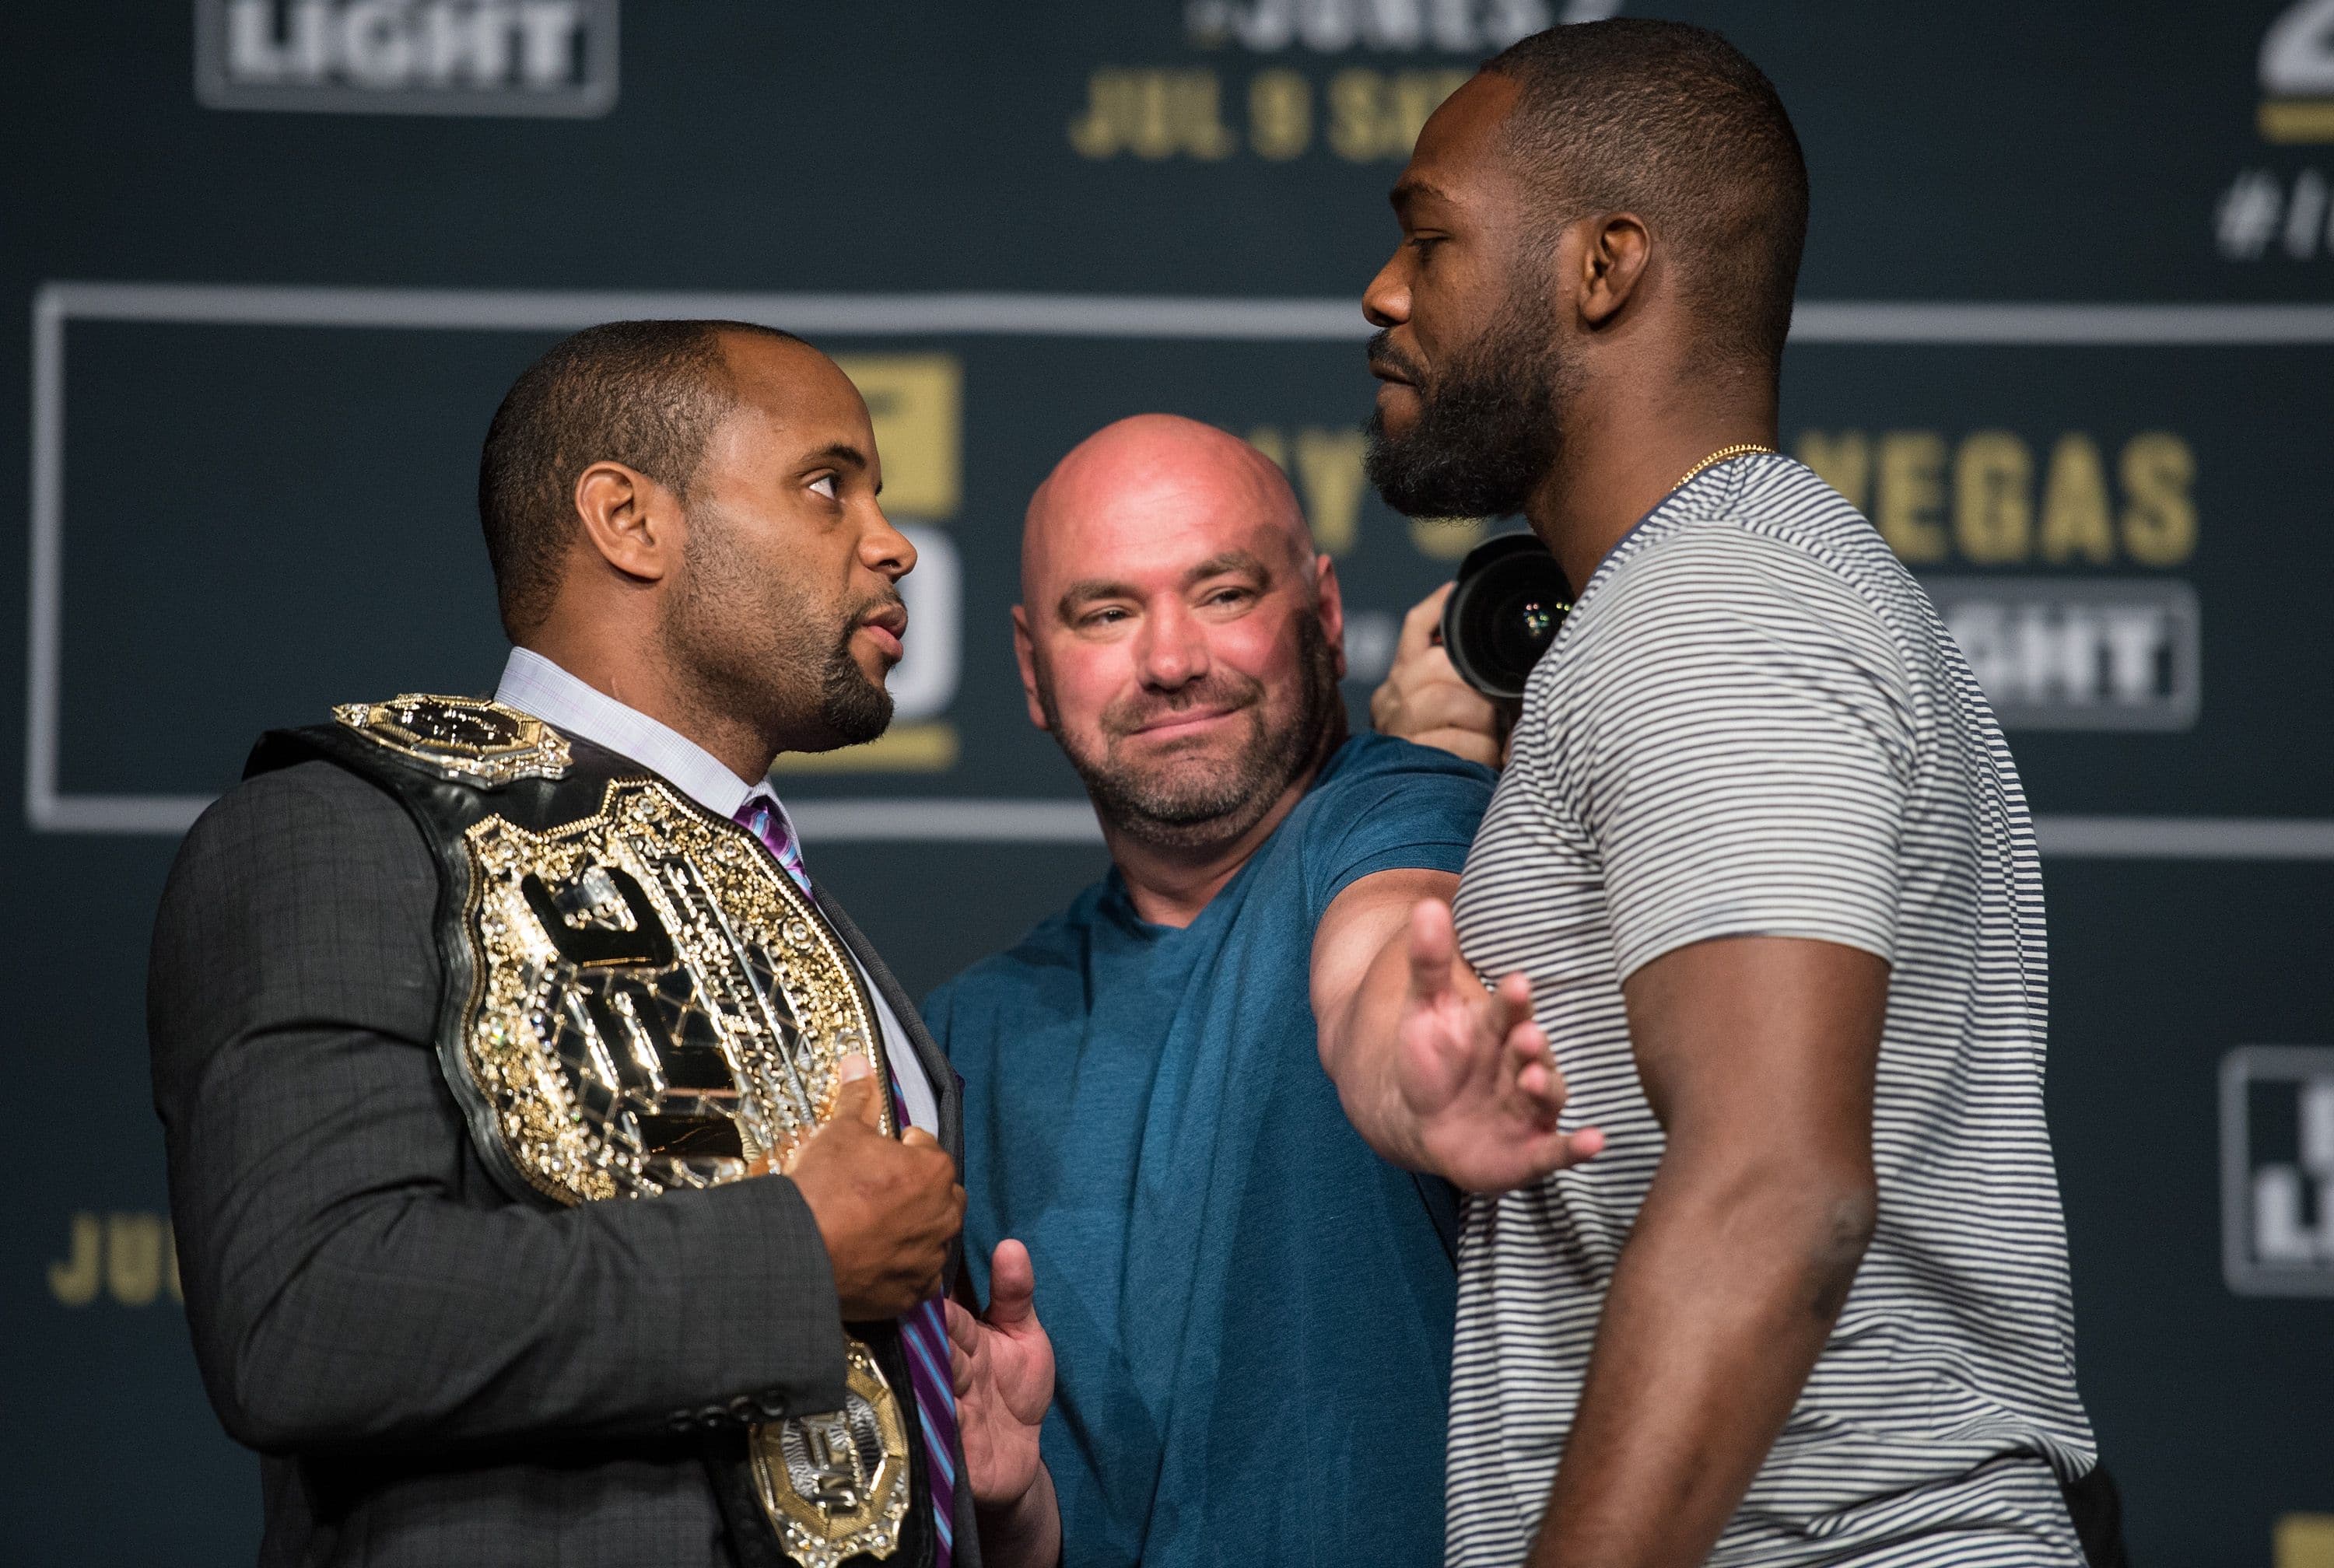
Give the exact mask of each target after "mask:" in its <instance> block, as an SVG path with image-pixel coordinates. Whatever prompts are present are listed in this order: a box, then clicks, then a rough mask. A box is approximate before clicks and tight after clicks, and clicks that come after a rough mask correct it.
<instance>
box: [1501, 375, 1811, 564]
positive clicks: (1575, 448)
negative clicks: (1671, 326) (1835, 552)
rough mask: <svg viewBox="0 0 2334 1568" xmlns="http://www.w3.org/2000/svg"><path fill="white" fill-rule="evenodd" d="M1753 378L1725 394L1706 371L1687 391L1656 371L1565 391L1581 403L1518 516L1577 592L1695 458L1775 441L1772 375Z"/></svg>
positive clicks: (1726, 387) (1724, 387) (1727, 388)
mask: <svg viewBox="0 0 2334 1568" xmlns="http://www.w3.org/2000/svg"><path fill="white" fill-rule="evenodd" d="M1753 380H1755V384H1753V385H1744V384H1741V383H1736V384H1732V385H1722V387H1721V388H1720V389H1719V390H1721V391H1722V392H1724V393H1726V394H1728V395H1724V396H1712V395H1711V387H1710V384H1709V381H1708V380H1702V382H1700V383H1699V384H1698V385H1696V386H1695V388H1694V390H1693V391H1692V392H1688V391H1687V390H1684V387H1685V383H1684V382H1683V381H1681V380H1674V379H1673V380H1669V381H1668V382H1666V383H1664V382H1663V381H1662V380H1659V379H1658V378H1656V379H1655V380H1654V381H1653V382H1652V383H1651V384H1650V385H1643V384H1641V385H1639V386H1636V387H1629V388H1625V389H1621V390H1612V391H1611V392H1610V395H1606V393H1600V392H1591V393H1588V394H1587V395H1585V396H1581V397H1577V398H1576V399H1572V407H1573V408H1574V409H1580V410H1582V411H1581V412H1580V413H1579V414H1578V415H1577V416H1576V417H1575V418H1577V423H1576V422H1574V420H1573V419H1567V424H1566V427H1565V430H1564V439H1563V443H1562V445H1561V447H1560V448H1559V450H1558V457H1557V461H1556V466H1555V467H1553V468H1551V469H1550V470H1549V471H1548V477H1547V478H1546V479H1544V480H1542V481H1541V483H1540V486H1539V488H1538V490H1536V491H1534V492H1533V494H1532V498H1531V500H1530V502H1529V504H1528V505H1526V506H1525V508H1524V515H1525V517H1526V519H1527V520H1528V521H1529V523H1530V524H1531V525H1532V532H1534V533H1535V534H1538V535H1539V536H1540V539H1541V540H1542V542H1543V543H1545V544H1547V545H1548V548H1549V549H1550V550H1551V551H1553V552H1555V553H1556V558H1557V562H1558V564H1560V565H1561V566H1562V567H1563V568H1564V575H1565V577H1566V579H1567V581H1568V582H1571V584H1572V591H1573V592H1575V593H1578V592H1580V591H1581V590H1582V589H1583V588H1586V587H1587V585H1588V579H1589V578H1590V577H1592V576H1594V575H1595V574H1596V567H1597V564H1598V563H1600V562H1602V561H1603V560H1604V559H1605V557H1606V555H1607V554H1609V553H1612V549H1613V546H1615V544H1619V543H1620V542H1621V540H1622V538H1623V536H1624V535H1625V534H1627V533H1628V532H1629V530H1630V529H1632V528H1634V527H1635V526H1636V525H1637V523H1638V520H1639V519H1641V518H1642V517H1644V515H1645V514H1646V513H1648V512H1650V511H1652V510H1653V509H1654V507H1655V506H1657V505H1660V504H1661V502H1662V499H1663V497H1664V496H1666V495H1668V494H1669V493H1670V492H1671V491H1672V490H1673V489H1674V488H1676V486H1677V483H1678V481H1679V480H1681V479H1683V477H1685V475H1686V471H1687V470H1688V469H1690V468H1692V467H1693V466H1694V465H1695V464H1696V463H1699V462H1701V461H1702V459H1703V458H1705V457H1709V456H1710V455H1711V454H1712V452H1715V451H1719V450H1721V449H1722V448H1723V447H1732V446H1736V445H1740V444H1742V443H1746V442H1751V443H1756V444H1758V445H1760V446H1762V447H1773V446H1775V445H1777V438H1776V430H1777V424H1776V411H1775V395H1774V390H1773V386H1772V383H1771V380H1770V379H1769V378H1766V377H1764V376H1760V377H1757V378H1754V379H1753ZM1569 412H1570V410H1567V413H1569Z"/></svg>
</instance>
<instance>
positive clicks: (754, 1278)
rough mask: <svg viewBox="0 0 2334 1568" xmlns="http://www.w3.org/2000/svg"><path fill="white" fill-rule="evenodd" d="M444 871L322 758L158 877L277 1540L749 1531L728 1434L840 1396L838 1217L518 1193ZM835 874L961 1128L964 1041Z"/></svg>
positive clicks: (301, 1554)
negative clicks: (925, 1008) (467, 994)
mask: <svg viewBox="0 0 2334 1568" xmlns="http://www.w3.org/2000/svg"><path fill="white" fill-rule="evenodd" d="M437 897H438V878H437V872H436V871H435V869H434V868H433V866H432V864H431V861H430V858H429V851H428V849H427V848H426V846H425V845H424V843H423V841H422V838H421V835H420V830H419V829H417V828H416V827H415V826H414V825H413V822H412V821H411V820H410V818H409V817H408V816H407V815H406V813H405V811H404V809H403V808H402V807H401V806H400V805H399V804H398V803H397V802H396V801H394V800H392V799H391V797H390V796H389V795H388V794H384V793H382V792H381V790H379V789H377V788H375V787H374V786H372V785H371V784H367V783H365V782H364V781H363V780H362V779H359V778H357V777H356V776H354V775H352V774H348V773H346V772H343V771H342V770H341V769H339V768H336V767H333V766H332V765H327V764H323V763H309V764H304V765H300V766H297V767H293V768H289V769H286V770H285V771H283V772H280V773H272V774H263V775H261V776H259V777H257V778H255V779H253V780H251V781H250V782H248V783H246V784H244V785H243V786H242V787H240V788H238V789H237V790H236V791H235V792H234V793H233V794H229V795H228V796H227V798H226V799H225V800H223V801H221V802H220V803H218V804H217V805H216V806H214V807H212V808H211V810H210V811H208V812H207V813H205V814H204V816H203V818H202V820H201V821H200V822H198V823H197V824H196V825H195V828H194V830H193V832H191V833H189V834H188V838H187V841H186V843H185V844H184V846H183V847H182V848H181V850H180V851H179V854H178V862H177V864H176V866H175V867H174V868H173V869H172V871H171V874H170V879H169V886H168V887H167V889H166V890H165V891H164V893H163V898H162V911H161V918H160V921H159V926H158V927H157V929H156V932H155V938H154V952H153V963H152V967H151V970H150V972H149V985H148V998H147V1007H148V1014H147V1016H148V1029H149V1036H150V1038H151V1042H152V1045H153V1065H154V1098H155V1105H156V1108H157V1110H158V1111H159V1112H160V1114H161V1118H162V1126H163V1131H164V1135H165V1139H166V1141H167V1144H168V1147H169V1177H170V1207H171V1216H172V1219H173V1221H174V1223H175V1224H176V1226H177V1227H178V1248H179V1262H180V1268H181V1271H182V1275H183V1278H184V1281H185V1286H186V1300H187V1318H188V1326H189V1327H190V1329H191V1330H192V1332H193V1334H194V1342H195V1355H196V1360H197V1361H198V1364H199V1365H200V1367H201V1370H202V1374H203V1380H204V1384H205V1386H206V1387H207V1390H209V1393H210V1398H211V1402H212V1405H213V1406H214V1407H215V1408H216V1409H217V1411H218V1414H219V1419H221V1421H223V1422H224V1423H225V1424H226V1427H227V1431H228V1432H229V1434H230V1435H232V1436H233V1437H234V1438H236V1440H237V1441H239V1442H241V1443H244V1444H246V1445H247V1446H248V1447H250V1448H256V1449H257V1450H259V1452H260V1454H261V1456H262V1462H261V1479H262V1487H263V1492H264V1496H265V1510H266V1535H265V1543H264V1544H263V1545H262V1547H261V1551H260V1560H261V1562H262V1563H268V1564H276V1563H380V1564H403V1563H412V1564H429V1565H431V1568H446V1565H451V1564H458V1563H493V1564H517V1563H544V1564H552V1563H558V1564H562V1565H563V1568H588V1565H591V1564H600V1563H606V1564H611V1565H613V1564H641V1563H660V1564H664V1563H670V1564H693V1563H709V1564H728V1563H732V1562H734V1561H735V1558H736V1554H735V1551H734V1548H733V1546H732V1544H731V1543H730V1542H729V1540H728V1535H727V1532H726V1529H725V1526H724V1525H723V1522H722V1516H721V1513H720V1510H719V1506H718V1505H717V1503H716V1499H715V1496H714V1491H713V1486H712V1483H711V1480H710V1478H709V1473H708V1470H707V1468H706V1457H707V1454H708V1451H709V1448H712V1449H719V1448H721V1446H722V1445H725V1444H726V1445H729V1446H730V1449H731V1451H733V1452H734V1451H736V1450H737V1449H738V1448H739V1447H740V1446H741V1445H742V1442H743V1431H744V1423H745V1421H746V1420H747V1419H765V1418H767V1417H770V1416H776V1415H780V1414H785V1413H787V1412H789V1411H796V1410H819V1409H834V1408H835V1407H836V1406H838V1405H840V1404H841V1403H842V1402H843V1392H844V1389H843V1373H844V1361H843V1348H844V1335H843V1328H842V1324H841V1323H840V1321H839V1314H838V1310H837V1307H836V1303H835V1295H834V1275H833V1273H832V1271H831V1269H830V1267H829V1265H828V1263H827V1258H826V1250H825V1246H824V1245H823V1244H822V1243H821V1241H820V1239H819V1235H818V1229H817V1227H816V1225H815V1223H814V1222H813V1221H812V1218H811V1216H810V1211H809V1209H808V1208H807V1207H805V1205H804V1203H803V1201H802V1199H801V1198H800V1196H799V1195H798V1194H797V1193H796V1190H795V1188H794V1185H793V1183H791V1182H788V1181H786V1180H785V1179H783V1178H774V1179H766V1180H758V1181H747V1182H739V1183H737V1184H735V1185H732V1186H728V1187H723V1188H716V1189H713V1190H710V1191H704V1192H680V1193H671V1194H668V1195H666V1196H665V1197H662V1198H657V1199H654V1200H652V1201H649V1202H637V1203H599V1204H589V1205H585V1206H584V1207H580V1208H574V1209H567V1210H561V1211H547V1210H545V1209H542V1208H538V1207H532V1206H529V1205H526V1204H519V1203H514V1202H512V1201H511V1200H510V1199H509V1198H507V1197H506V1196H505V1195H504V1193H503V1192H502V1191H501V1189H500V1188H497V1186H496V1185H495V1183H494V1181H493V1180H492V1178H490V1177H489V1176H488V1175H487V1171H486V1169H485V1168H484V1167H483V1166H482V1165H481V1164H480V1163H479V1161H478V1159H477V1154H476V1153H475V1151H474V1150H473V1149H472V1147H471V1144H470V1140H469V1135H468V1131H467V1130H466V1128H465V1124H464V1121H463V1118H462V1114H461V1112H460V1111H459V1110H458V1108H457V1106H456V1104H455V1102H454V1100H453V1097H452V1095H451V1094H450V1093H449V1092H448V1089H447V1087H446V1084H445V1082H444V1081H443V1079H442V1078H441V1077H440V1076H439V1066H438V1059H437V1055H436V1053H435V1049H434V1047H433V1044H432V1042H431V1036H432V1033H433V1025H434V1020H435V1017H436V1015H437V1008H438V996H439V961H438V958H437V956H436V947H435V940H434V937H433V931H432V920H433V918H434V910H435V906H436V901H437ZM826 907H827V909H829V912H830V913H831V914H833V915H834V916H835V918H836V919H835V923H836V925H837V927H838V929H839V931H840V932H841V934H842V935H843V936H844V939H845V940H846V941H847V942H848V943H849V944H850V945H851V946H852V948H854V951H855V952H856V953H857V954H858V956H859V957H860V958H861V960H862V961H863V963H864V964H865V965H866V967H867V969H868V972H869V974H870V975H871V976H873V978H874V979H875V982H876V984H877V985H878V986H880V987H882V989H883V990H884V992H885V995H886V997H887V999H888V1000H889V1001H890V1002H891V1003H892V1008H893V1010H894V1011H895V1012H897V1013H898V1014H899V1015H900V1017H901V1020H902V1023H903V1024H906V1026H907V1028H908V1029H909V1031H910V1033H911V1035H913V1036H914V1044H915V1048H916V1050H917V1053H918V1054H919V1055H920V1056H921V1058H922V1059H923V1061H924V1063H925V1066H926V1069H927V1071H928V1072H930V1073H931V1076H932V1080H933V1086H934V1088H935V1090H936V1091H937V1092H938V1093H939V1096H940V1114H941V1129H940V1131H941V1137H942V1141H943V1143H944V1144H945V1145H946V1146H947V1148H948V1150H949V1152H950V1154H951V1155H952V1156H956V1157H958V1158H961V1151H962V1142H961V1138H960V1130H961V1123H960V1116H961V1105H960V1100H959V1097H958V1095H957V1092H956V1082H955V1079H954V1077H953V1075H952V1074H951V1073H950V1071H949V1068H948V1064H947V1062H946V1060H945V1058H943V1057H942V1056H941V1055H940V1053H939V1051H938V1049H937V1048H936V1047H934V1046H933V1044H932V1043H931V1038H930V1037H929V1036H928V1035H926V1034H925V1033H924V1031H923V1028H922V1025H921V1022H920V1021H919V1019H918V1015H917V1013H916V1010H915V1008H914V1007H913V1005H911V1004H910V1003H909V1001H908V999H907V998H906V996H904V994H902V992H901V991H900V989H899V986H898V985H897V983H896V982H894V981H893V980H892V976H891V974H890V972H889V971H888V970H886V969H885V968H884V967H883V966H882V961H881V960H880V959H879V958H877V957H876V956H875V955H874V953H873V951H872V950H870V949H869V948H868V947H867V944H866V941H865V938H863V937H862V936H861V935H860V933H859V931H858V929H857V928H855V927H854V926H853V925H851V924H850V922H849V921H848V920H847V919H844V918H842V916H841V914H840V911H839V910H835V909H834V906H833V905H831V904H829V905H827V906H826ZM959 1473H960V1474H961V1465H960V1470H959ZM957 1515H958V1528H957V1530H956V1533H955V1534H956V1540H957V1553H956V1561H957V1563H960V1564H965V1565H967V1568H977V1564H978V1563H979V1544H978V1542H977V1541H976V1540H975V1539H974V1534H973V1529H972V1521H971V1517H970V1498H969V1489H968V1488H960V1495H959V1506H958V1509H957Z"/></svg>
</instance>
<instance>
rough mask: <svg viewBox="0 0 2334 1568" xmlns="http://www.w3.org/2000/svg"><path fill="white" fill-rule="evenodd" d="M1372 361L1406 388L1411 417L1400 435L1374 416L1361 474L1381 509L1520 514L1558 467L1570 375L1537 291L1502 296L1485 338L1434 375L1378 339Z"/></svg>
mask: <svg viewBox="0 0 2334 1568" xmlns="http://www.w3.org/2000/svg"><path fill="white" fill-rule="evenodd" d="M1369 355H1370V361H1371V362H1372V363H1373V364H1386V365H1389V366H1391V367H1392V368H1393V369H1394V370H1399V371H1401V372H1402V373H1403V375H1404V377H1405V378H1407V379H1409V380H1410V382H1411V386H1412V389H1413V391H1414V392H1415V393H1416V394H1417V397H1418V404H1419V408H1418V418H1417V419H1416V421H1415V422H1413V424H1412V426H1411V427H1410V428H1409V429H1408V430H1406V431H1404V432H1403V434H1402V435H1400V436H1395V435H1394V434H1392V433H1390V432H1389V431H1388V430H1387V429H1386V428H1385V419H1384V415H1382V414H1380V413H1379V412H1377V411H1376V410H1374V409H1373V410H1372V411H1371V414H1370V422H1369V441H1370V445H1369V454H1368V457H1367V459H1366V471H1367V473H1368V475H1369V478H1370V483H1371V484H1372V485H1374V486H1376V487H1377V492H1378V494H1379V495H1381V496H1383V497H1384V499H1385V504H1386V505H1389V506H1391V507H1393V508H1394V510H1395V511H1397V512H1400V513H1402V514H1403V515H1405V516H1410V517H1504V516H1508V515H1512V514H1514V513H1519V512H1521V511H1522V510H1523V509H1524V506H1525V504H1526V503H1527V502H1529V500H1530V499H1531V496H1532V493H1533V492H1534V491H1535V490H1537V489H1538V487H1539V485H1540V483H1541V481H1542V480H1544V479H1545V478H1547V476H1548V471H1549V470H1550V469H1551V468H1552V467H1555V464H1556V458H1557V453H1558V449H1559V447H1560V446H1561V442H1562V437H1561V433H1560V426H1561V422H1562V421H1561V418H1560V415H1561V409H1562V403H1563V399H1564V393H1565V390H1566V387H1567V381H1568V380H1569V378H1568V375H1567V366H1566V364H1565V362H1564V361H1563V359H1562V357H1561V354H1560V351H1558V349H1557V347H1556V327H1555V314H1554V312H1553V310H1552V309H1551V308H1550V307H1549V306H1548V302H1547V301H1546V300H1545V298H1543V297H1542V296H1541V294H1540V293H1539V292H1538V290H1536V289H1530V288H1516V289H1512V290H1510V291H1509V296H1508V300H1507V303H1505V305H1504V306H1502V308H1501V309H1500V313H1499V314H1498V315H1497V316H1495V317H1494V318H1493V319H1492V321H1491V323H1490V326H1488V327H1487V328H1486V329H1485V330H1484V332H1483V334H1482V335H1481V336H1480V337H1479V338H1477V339H1476V340H1475V341H1473V342H1472V343H1471V344H1469V345H1467V347H1466V348H1465V349H1463V350H1461V351H1458V352H1456V353H1454V354H1452V355H1451V356H1450V357H1449V358H1447V359H1446V360H1445V361H1443V362H1442V364H1441V365H1439V366H1437V367H1436V368H1435V370H1433V371H1432V374H1431V375H1427V374H1422V373H1421V372H1420V370H1419V368H1418V367H1417V366H1415V365H1413V363H1412V362H1411V361H1408V360H1407V359H1405V358H1404V357H1403V355H1402V354H1401V353H1400V351H1397V350H1396V349H1395V348H1394V346H1393V344H1392V343H1391V342H1390V341H1388V338H1387V334H1386V333H1384V332H1380V333H1379V334H1378V335H1377V336H1376V337H1375V338H1373V339H1372V340H1371V341H1370V347H1369Z"/></svg>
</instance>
